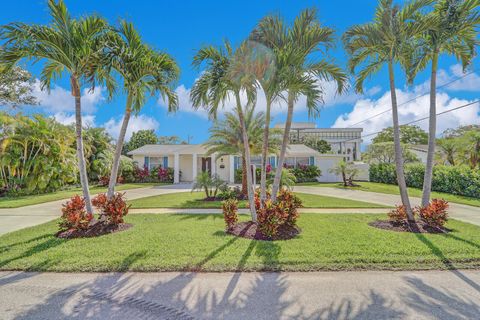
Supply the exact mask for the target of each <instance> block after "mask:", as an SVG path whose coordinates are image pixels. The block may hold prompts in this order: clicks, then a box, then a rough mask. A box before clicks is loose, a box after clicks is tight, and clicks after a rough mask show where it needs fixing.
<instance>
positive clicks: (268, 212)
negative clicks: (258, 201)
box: [257, 199, 288, 238]
mask: <svg viewBox="0 0 480 320" xmlns="http://www.w3.org/2000/svg"><path fill="white" fill-rule="evenodd" d="M287 217H288V213H286V211H285V210H282V208H281V207H279V206H278V205H276V204H275V203H273V202H272V200H270V199H268V200H266V201H265V204H264V206H263V208H259V209H258V210H257V223H258V230H260V232H261V233H262V234H263V235H264V236H266V237H268V238H273V237H275V236H276V235H277V234H278V229H279V228H280V226H282V225H283V224H284V223H285V222H286V220H287Z"/></svg>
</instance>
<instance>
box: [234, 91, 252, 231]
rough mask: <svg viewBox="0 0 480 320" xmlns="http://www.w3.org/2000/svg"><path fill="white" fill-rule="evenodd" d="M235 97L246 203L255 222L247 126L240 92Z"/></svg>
mask: <svg viewBox="0 0 480 320" xmlns="http://www.w3.org/2000/svg"><path fill="white" fill-rule="evenodd" d="M235 99H236V103H237V113H238V120H239V122H240V127H241V128H242V140H243V148H244V152H245V164H246V166H247V170H246V172H247V190H248V204H249V207H250V214H251V215H252V221H253V222H257V210H256V209H255V199H254V195H255V190H254V187H253V182H252V175H251V174H250V170H251V168H252V166H251V163H250V144H249V142H248V135H247V128H246V126H245V118H244V116H243V110H242V104H241V102H240V93H239V92H235Z"/></svg>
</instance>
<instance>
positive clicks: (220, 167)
mask: <svg viewBox="0 0 480 320" xmlns="http://www.w3.org/2000/svg"><path fill="white" fill-rule="evenodd" d="M206 154H207V148H206V147H205V146H203V145H201V144H177V145H161V144H148V145H145V146H143V147H140V148H138V149H135V150H132V151H130V152H128V155H130V156H132V157H133V160H134V162H136V163H137V165H138V166H139V167H147V168H149V169H153V168H155V167H158V166H162V167H164V168H168V167H171V168H173V169H174V183H180V182H192V181H194V180H195V177H196V176H197V174H198V173H199V172H204V171H209V172H211V173H212V174H217V175H218V176H219V177H220V178H221V179H222V180H225V181H228V182H230V183H233V182H234V177H235V169H238V168H241V166H242V163H241V159H240V157H239V156H238V155H229V156H222V157H217V156H216V155H215V154H212V155H208V156H207V155H206ZM343 158H344V155H342V154H320V153H319V152H317V151H315V150H313V149H311V148H309V147H307V146H305V145H303V144H291V145H289V146H288V148H287V153H286V164H287V165H291V166H298V165H316V166H318V167H319V168H320V170H321V172H322V174H321V176H320V177H318V181H320V182H339V181H342V178H341V176H337V175H335V174H332V173H330V172H329V170H330V169H331V168H333V167H334V166H335V165H336V164H337V163H338V162H340V161H341V160H342V159H343ZM277 162H278V159H277V155H270V156H269V157H268V163H270V165H271V166H272V167H273V168H275V167H276V166H277ZM252 164H255V165H257V166H259V165H260V157H252Z"/></svg>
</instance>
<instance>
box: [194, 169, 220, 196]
mask: <svg viewBox="0 0 480 320" xmlns="http://www.w3.org/2000/svg"><path fill="white" fill-rule="evenodd" d="M225 185H226V182H225V181H223V180H222V179H220V177H219V176H217V175H213V176H211V175H210V173H209V172H207V171H205V172H202V173H200V174H198V175H197V178H196V179H195V183H194V184H193V186H192V192H193V191H195V190H197V191H201V190H203V191H205V196H206V198H207V199H215V197H216V196H217V193H218V190H219V189H221V187H223V186H225Z"/></svg>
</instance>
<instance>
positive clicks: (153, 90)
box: [106, 21, 179, 199]
mask: <svg viewBox="0 0 480 320" xmlns="http://www.w3.org/2000/svg"><path fill="white" fill-rule="evenodd" d="M106 46H107V52H108V53H107V55H106V56H107V60H108V62H109V63H110V64H111V66H112V67H113V69H114V70H115V71H116V72H117V73H118V74H119V75H120V77H121V78H122V79H123V89H124V91H125V93H126V95H127V102H126V106H125V114H124V116H123V122H122V127H121V129H120V134H119V136H118V140H117V144H116V147H115V155H114V159H113V165H112V170H111V173H110V181H109V184H108V192H107V197H108V198H109V199H110V198H111V197H112V196H113V195H114V193H115V184H116V182H117V175H118V168H119V165H120V156H121V155H122V148H123V142H124V140H125V134H126V132H127V128H128V122H129V120H130V116H131V114H132V112H133V113H134V114H137V113H138V112H139V111H140V110H141V109H142V107H143V106H144V105H145V103H146V101H147V99H148V98H149V97H151V96H154V95H156V94H157V93H160V95H161V96H162V97H163V98H164V99H166V100H168V111H169V112H172V111H176V110H177V107H178V98H177V95H176V93H175V91H174V90H173V88H172V87H171V83H172V82H173V81H175V80H176V79H177V78H178V74H179V68H178V66H177V64H176V63H175V61H174V60H173V59H172V58H171V57H170V56H169V55H168V54H166V53H162V52H157V51H155V50H153V49H152V48H150V47H148V46H147V45H145V44H144V43H143V41H142V38H141V37H140V35H139V34H138V32H137V31H136V30H135V28H134V26H133V24H131V23H128V22H126V21H121V22H120V27H119V28H118V30H116V32H114V33H111V34H110V35H109V39H108V40H107V42H106Z"/></svg>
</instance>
